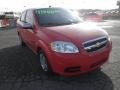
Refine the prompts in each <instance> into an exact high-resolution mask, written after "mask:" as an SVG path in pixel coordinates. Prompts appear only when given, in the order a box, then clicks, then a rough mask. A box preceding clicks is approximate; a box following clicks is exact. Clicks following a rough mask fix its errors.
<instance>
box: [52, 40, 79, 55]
mask: <svg viewBox="0 0 120 90" xmlns="http://www.w3.org/2000/svg"><path fill="white" fill-rule="evenodd" d="M51 49H52V50H53V51H55V52H59V53H78V52H79V50H78V48H77V47H76V46H75V45H74V44H73V43H71V42H64V41H55V42H52V43H51Z"/></svg>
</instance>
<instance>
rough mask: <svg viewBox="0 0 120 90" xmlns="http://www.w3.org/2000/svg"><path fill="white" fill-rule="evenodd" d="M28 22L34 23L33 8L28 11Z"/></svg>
mask: <svg viewBox="0 0 120 90" xmlns="http://www.w3.org/2000/svg"><path fill="white" fill-rule="evenodd" d="M26 22H27V23H30V24H31V25H33V13H32V11H31V10H28V11H27V14H26Z"/></svg>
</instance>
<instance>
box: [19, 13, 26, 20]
mask: <svg viewBox="0 0 120 90" xmlns="http://www.w3.org/2000/svg"><path fill="white" fill-rule="evenodd" d="M25 15H26V11H25V12H23V13H22V16H21V18H20V20H21V21H24V22H25Z"/></svg>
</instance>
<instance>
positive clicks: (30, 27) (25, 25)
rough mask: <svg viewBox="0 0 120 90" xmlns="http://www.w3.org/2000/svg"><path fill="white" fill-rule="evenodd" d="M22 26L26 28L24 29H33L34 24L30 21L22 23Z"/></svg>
mask: <svg viewBox="0 0 120 90" xmlns="http://www.w3.org/2000/svg"><path fill="white" fill-rule="evenodd" d="M22 27H23V28H24V29H33V26H32V25H31V24H30V23H26V22H25V23H23V25H22Z"/></svg>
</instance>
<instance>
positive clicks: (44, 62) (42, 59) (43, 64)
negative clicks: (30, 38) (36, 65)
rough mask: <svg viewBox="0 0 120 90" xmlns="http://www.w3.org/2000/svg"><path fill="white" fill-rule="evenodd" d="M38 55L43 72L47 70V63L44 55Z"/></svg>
mask: <svg viewBox="0 0 120 90" xmlns="http://www.w3.org/2000/svg"><path fill="white" fill-rule="evenodd" d="M39 57H40V64H41V67H42V69H43V70H44V71H45V72H47V71H48V65H47V61H46V57H45V55H44V54H42V53H40V55H39Z"/></svg>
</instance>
